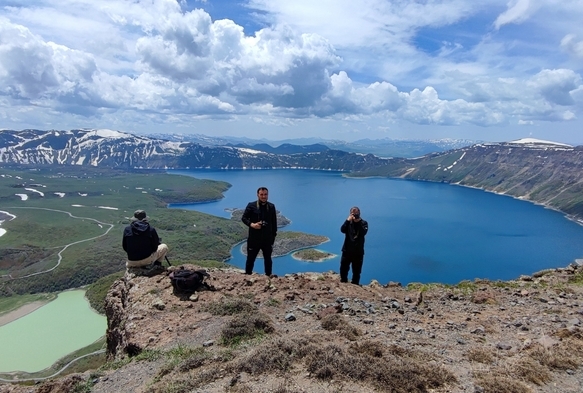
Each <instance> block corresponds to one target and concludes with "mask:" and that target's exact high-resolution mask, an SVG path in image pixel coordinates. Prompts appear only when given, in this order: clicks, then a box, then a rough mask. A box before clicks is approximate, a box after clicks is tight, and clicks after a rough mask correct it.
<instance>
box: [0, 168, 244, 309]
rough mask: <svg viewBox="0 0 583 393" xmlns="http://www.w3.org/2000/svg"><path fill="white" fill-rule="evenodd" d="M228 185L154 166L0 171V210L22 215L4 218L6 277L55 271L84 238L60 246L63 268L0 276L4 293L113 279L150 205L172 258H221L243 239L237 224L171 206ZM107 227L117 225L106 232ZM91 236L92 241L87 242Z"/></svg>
mask: <svg viewBox="0 0 583 393" xmlns="http://www.w3.org/2000/svg"><path fill="white" fill-rule="evenodd" d="M25 188H34V189H36V190H38V191H40V192H42V193H44V196H41V195H40V194H38V193H36V192H31V191H27V190H25ZM228 188H229V185H228V184H227V183H224V182H216V181H209V180H200V179H194V178H191V177H186V176H177V175H168V174H165V173H163V172H152V171H148V172H131V173H128V172H123V171H119V170H112V169H102V168H99V169H98V168H75V167H56V166H55V167H48V168H42V169H39V170H28V169H22V168H11V169H6V168H3V169H0V210H2V211H8V212H10V213H11V214H14V215H16V216H17V218H16V219H15V220H10V221H9V220H6V221H4V223H2V228H3V229H6V231H7V232H6V234H5V235H4V236H2V237H1V238H0V274H1V275H11V276H12V277H22V276H23V275H25V274H30V273H34V272H38V271H42V270H46V269H50V268H52V267H54V266H55V265H56V264H57V262H58V259H59V258H58V253H59V252H60V251H62V250H63V248H64V246H65V245H66V244H69V243H74V242H79V241H81V242H79V243H77V244H73V245H71V246H70V247H68V248H67V249H65V250H64V251H62V253H61V255H62V261H61V264H60V266H59V267H58V268H57V269H55V270H53V271H51V272H49V273H46V274H41V275H37V276H33V277H30V278H26V279H16V280H8V279H6V277H3V278H2V280H1V281H0V295H1V296H11V295H25V294H31V293H40V292H54V291H60V290H64V289H68V288H74V287H79V286H82V285H86V284H91V283H93V282H95V281H97V280H98V279H100V278H102V277H112V276H110V275H113V277H114V276H116V275H117V274H119V272H121V271H122V270H123V269H124V260H125V253H124V252H123V250H122V248H121V234H122V231H123V228H124V227H125V226H126V225H127V224H128V223H129V221H128V218H129V217H131V216H132V215H133V212H134V210H136V209H144V210H146V212H147V213H148V215H149V216H150V217H151V223H152V225H153V226H154V227H156V229H157V230H158V233H159V235H160V236H161V237H162V239H163V241H164V242H165V243H167V244H168V245H169V247H170V252H169V255H168V257H169V258H170V259H171V261H172V262H173V264H181V263H187V262H196V261H200V260H211V261H223V260H224V259H226V258H228V257H229V256H230V248H231V246H232V245H233V244H234V243H236V242H238V241H241V240H243V239H244V238H245V236H246V230H245V228H244V226H243V225H242V224H241V223H240V222H236V221H233V220H228V219H224V218H220V217H215V216H211V215H207V214H203V213H199V212H194V211H187V210H180V209H167V207H166V206H167V203H169V202H176V201H180V202H198V201H204V200H212V199H220V198H222V194H223V192H224V191H226V190H227V189H228ZM55 193H65V194H66V195H65V196H64V197H60V196H59V195H57V194H55ZM15 194H27V195H28V199H27V200H25V201H22V200H21V198H20V197H18V196H16V195H15ZM74 205H79V206H74ZM104 207H108V208H107V209H106V208H104ZM111 208H115V209H111ZM48 209H54V210H58V211H52V210H48ZM67 213H71V214H72V215H74V216H75V217H70V216H69V215H68V214H67ZM94 220H97V221H99V222H96V221H94ZM110 225H113V228H112V229H111V230H110V231H109V233H107V234H106V231H107V229H108V228H109V227H110ZM89 238H94V239H93V240H89V241H83V240H85V239H89ZM109 279H110V278H109ZM106 281H108V279H106ZM105 287H106V286H105V285H103V286H102V288H105ZM15 301H16V300H15ZM12 303H14V302H12ZM1 307H2V304H0V312H1V311H2V308H1Z"/></svg>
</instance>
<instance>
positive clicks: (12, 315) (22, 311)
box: [0, 300, 50, 326]
mask: <svg viewBox="0 0 583 393" xmlns="http://www.w3.org/2000/svg"><path fill="white" fill-rule="evenodd" d="M49 302H50V300H47V301H42V300H36V301H34V302H31V303H27V304H25V305H23V306H21V307H19V308H17V309H16V310H12V311H9V312H7V313H6V314H3V315H0V326H4V325H7V324H9V323H10V322H14V321H16V320H17V319H19V318H22V317H24V316H26V315H28V314H30V313H32V312H33V311H36V310H38V309H39V308H41V307H42V306H44V305H46V304H48V303H49Z"/></svg>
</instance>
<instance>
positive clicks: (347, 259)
mask: <svg viewBox="0 0 583 393" xmlns="http://www.w3.org/2000/svg"><path fill="white" fill-rule="evenodd" d="M363 260H364V255H362V254H360V253H358V254H353V253H348V252H343V253H342V257H341V258H340V281H341V282H348V272H349V271H350V265H352V283H353V284H356V285H360V273H361V272H362V263H363Z"/></svg>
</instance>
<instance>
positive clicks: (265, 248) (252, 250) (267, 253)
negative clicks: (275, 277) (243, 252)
mask: <svg viewBox="0 0 583 393" xmlns="http://www.w3.org/2000/svg"><path fill="white" fill-rule="evenodd" d="M259 251H262V252H263V265H264V267H265V275H267V276H271V268H272V266H273V261H272V260H271V253H272V252H273V245H272V244H259V245H253V246H249V243H247V261H246V262H245V274H251V273H253V266H254V265H255V259H256V258H257V254H259Z"/></svg>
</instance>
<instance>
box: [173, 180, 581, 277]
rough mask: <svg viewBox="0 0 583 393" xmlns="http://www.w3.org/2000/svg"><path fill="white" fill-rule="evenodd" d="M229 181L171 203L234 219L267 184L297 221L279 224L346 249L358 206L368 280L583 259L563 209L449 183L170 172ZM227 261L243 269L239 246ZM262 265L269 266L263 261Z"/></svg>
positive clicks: (291, 263)
mask: <svg viewBox="0 0 583 393" xmlns="http://www.w3.org/2000/svg"><path fill="white" fill-rule="evenodd" d="M169 173H173V174H182V175H187V176H192V177H196V178H202V179H214V180H222V181H226V182H228V183H230V184H232V187H231V188H230V189H229V190H228V191H227V192H226V193H225V198H224V199H222V200H220V201H216V202H209V203H199V204H178V205H171V207H176V208H181V209H189V210H197V211H201V212H204V213H209V214H213V215H216V216H221V217H229V216H230V213H229V212H228V211H227V210H226V209H231V208H241V209H243V208H244V207H245V206H246V204H247V202H249V201H252V200H255V199H256V191H257V188H258V187H260V186H266V187H268V188H269V200H270V201H271V202H273V203H275V205H276V207H277V209H278V210H280V211H281V212H282V213H283V215H285V216H286V217H288V218H289V219H291V221H292V223H291V224H290V225H289V226H286V227H285V228H282V229H280V230H290V231H301V232H307V233H312V234H316V235H324V236H327V237H329V238H330V241H329V242H327V243H324V244H322V245H320V246H318V247H316V248H317V249H320V250H323V251H327V252H330V253H334V254H340V249H341V247H342V241H343V239H344V238H343V235H342V234H341V233H340V226H341V224H342V222H343V221H344V220H345V219H346V217H347V216H348V211H349V209H350V207H351V206H355V205H356V206H359V207H360V209H361V211H362V217H363V218H364V219H366V220H367V221H368V223H369V228H370V229H369V233H368V235H367V238H366V246H365V250H366V254H365V258H364V267H363V273H362V279H361V282H362V283H364V284H368V283H369V282H370V280H371V279H377V280H378V281H380V282H381V283H383V284H384V283H386V282H388V281H398V282H401V283H403V284H407V283H410V282H425V283H427V282H442V283H449V284H455V283H458V282H459V281H461V280H465V279H469V280H473V279H474V278H488V279H492V280H496V279H502V280H508V279H515V278H518V277H519V276H520V275H521V274H532V273H533V272H536V271H538V270H542V269H545V268H552V267H564V266H567V265H568V264H569V263H571V262H573V261H574V260H575V259H576V258H581V257H583V227H582V226H580V225H577V224H576V223H574V222H572V221H570V220H567V219H566V218H565V217H564V215H563V214H561V213H558V212H556V211H552V210H549V209H545V208H543V207H542V206H538V205H534V204H532V203H529V202H525V201H520V200H517V199H513V198H510V197H505V196H500V195H496V194H493V193H488V192H484V191H481V190H476V189H471V188H465V187H457V186H453V185H447V184H439V183H430V182H419V181H405V180H397V179H385V178H367V179H350V178H345V177H342V175H341V174H340V173H338V172H324V171H310V170H287V169H286V170H283V169H282V170H173V171H170V172H169ZM232 255H233V257H232V259H231V260H229V263H231V264H233V265H235V266H238V267H241V268H242V267H244V265H245V257H244V256H243V255H242V253H241V252H240V247H238V246H237V247H234V248H233V251H232ZM339 260H340V258H339V256H338V257H336V258H333V259H329V260H326V261H324V262H321V263H308V262H301V261H297V260H295V259H293V258H292V257H291V256H289V255H288V256H283V257H279V258H275V259H274V264H273V270H274V271H273V272H274V273H275V274H279V275H282V274H286V273H295V272H305V271H316V272H323V271H329V270H334V271H336V272H338V267H339V263H340V261H339ZM255 270H256V271H257V272H259V273H262V272H263V262H262V260H258V261H257V262H256V264H255Z"/></svg>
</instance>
